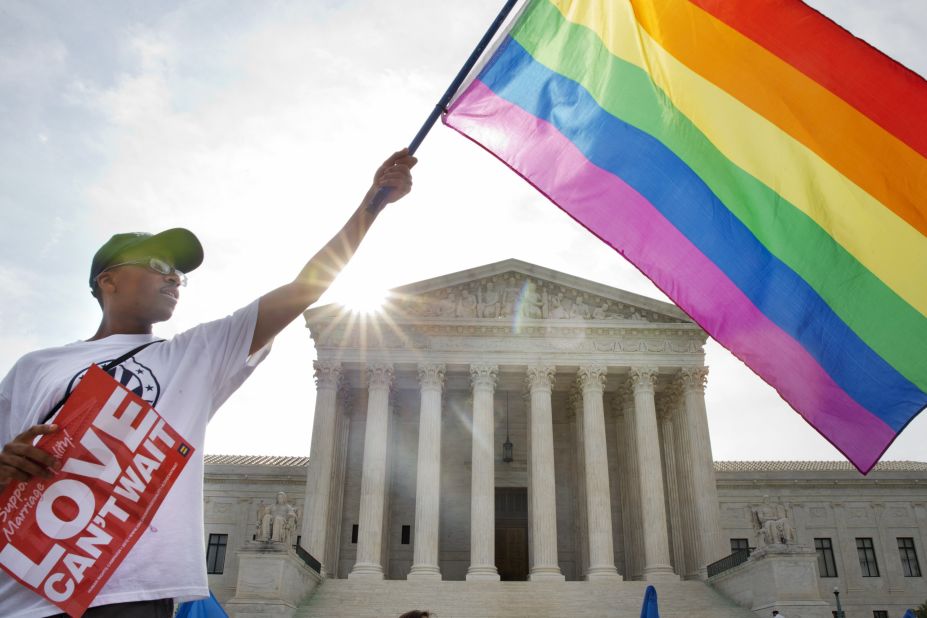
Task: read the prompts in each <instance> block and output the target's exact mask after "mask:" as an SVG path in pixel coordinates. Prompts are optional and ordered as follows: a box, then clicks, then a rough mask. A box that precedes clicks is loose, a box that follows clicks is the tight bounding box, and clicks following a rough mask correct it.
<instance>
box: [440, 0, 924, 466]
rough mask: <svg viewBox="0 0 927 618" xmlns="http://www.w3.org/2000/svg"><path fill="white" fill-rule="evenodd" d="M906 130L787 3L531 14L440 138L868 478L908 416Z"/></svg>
mask: <svg viewBox="0 0 927 618" xmlns="http://www.w3.org/2000/svg"><path fill="white" fill-rule="evenodd" d="M925 110H927V85H925V81H924V80H923V79H922V78H920V77H919V76H918V75H916V74H914V73H912V72H911V71H909V70H907V69H906V68H904V67H903V66H901V65H899V64H897V63H895V62H894V61H893V60H891V59H890V58H888V57H887V56H885V55H883V54H881V53H880V52H879V51H878V50H876V49H874V48H872V47H870V46H868V45H867V44H866V43H864V42H863V41H860V40H858V39H856V38H854V37H853V36H852V35H850V34H849V33H848V32H846V31H845V30H843V29H841V28H840V27H839V26H837V25H836V24H834V23H832V22H831V21H829V20H828V19H827V18H825V17H824V16H822V15H821V14H819V13H817V12H816V11H814V10H813V9H810V8H809V7H807V6H805V5H804V4H802V3H801V2H798V1H797V0H777V1H775V2H774V1H771V0H750V1H746V0H741V1H734V0H573V1H570V0H529V2H528V3H527V4H526V5H525V7H524V8H523V9H522V11H521V13H520V14H519V16H518V17H517V19H516V20H515V21H514V22H513V25H512V26H511V28H510V29H509V31H508V33H507V35H506V36H505V38H504V39H503V40H502V41H501V43H500V45H499V46H498V47H497V49H496V50H495V52H494V53H493V55H492V56H491V58H490V60H489V61H488V62H487V63H486V64H485V65H484V67H483V68H482V70H481V72H480V73H479V74H478V76H477V77H476V78H475V79H474V80H473V81H472V82H471V83H470V84H469V85H468V87H466V89H464V90H463V91H462V93H461V94H460V95H459V96H458V97H457V98H456V99H455V100H454V102H453V103H452V105H451V106H450V107H449V110H448V113H447V114H446V117H445V119H444V121H445V123H446V124H448V125H449V126H451V127H453V128H454V129H456V130H457V131H459V132H460V133H462V134H464V135H465V136H467V137H469V138H470V139H472V140H473V141H475V142H477V143H478V144H480V145H481V146H483V147H484V148H486V149H487V150H488V151H490V152H491V153H492V154H494V155H495V156H497V157H498V158H499V159H501V160H502V161H503V162H505V163H506V164H507V165H509V166H510V167H511V168H512V169H513V170H515V171H516V172H517V173H518V174H520V175H521V176H522V177H524V178H525V179H526V180H527V181H528V182H530V183H531V184H532V185H534V186H535V187H536V188H537V189H538V190H539V191H541V192H542V193H543V194H544V195H546V196H547V197H548V198H549V199H550V200H551V201H553V202H554V203H555V204H557V205H558V206H559V207H560V208H562V209H563V210H564V211H566V212H567V213H568V214H570V215H571V216H572V217H573V218H575V219H576V220H577V221H579V222H580V223H581V224H582V225H584V226H585V227H586V228H587V229H588V230H589V231H591V232H592V233H593V234H595V235H596V236H598V237H599V238H600V239H601V240H602V241H604V242H606V243H608V244H609V245H610V246H611V247H613V248H614V249H615V250H616V251H618V252H619V253H621V254H622V255H624V256H625V257H627V258H628V259H629V260H630V261H631V262H633V263H634V264H635V265H636V266H637V267H638V268H639V269H640V270H641V271H642V272H643V273H644V274H645V275H647V276H648V277H649V278H650V279H651V280H652V281H653V282H654V283H655V284H656V285H657V286H659V287H660V289H662V290H663V291H664V292H665V293H666V294H667V296H669V297H670V298H672V299H673V300H674V301H675V302H676V303H677V304H678V305H679V306H680V307H681V308H682V309H683V310H684V311H686V312H687V313H688V314H689V315H690V316H692V318H693V319H694V320H695V321H696V322H698V323H699V324H700V325H701V326H702V327H703V328H704V329H705V330H706V331H707V332H708V333H709V334H711V336H712V337H714V338H715V339H717V340H718V341H719V342H720V343H721V344H722V345H724V346H725V347H727V348H728V349H729V350H730V351H731V352H733V353H734V354H735V355H737V356H738V357H739V358H740V359H742V360H743V361H744V362H745V363H747V365H748V366H750V367H751V368H752V369H753V370H754V371H755V372H756V373H757V374H759V375H760V376H761V377H762V378H763V379H764V380H766V381H767V382H768V383H769V384H771V385H772V386H773V387H774V388H775V389H776V390H777V391H778V392H779V393H780V395H781V396H782V397H783V398H784V399H785V400H786V401H787V402H788V403H789V404H790V405H791V406H792V407H793V408H794V409H795V410H797V411H798V413H799V414H801V415H802V416H803V417H804V418H805V419H806V420H807V421H808V422H809V423H810V424H811V425H812V426H813V427H815V429H817V430H818V431H819V432H820V433H821V434H822V435H823V436H824V437H825V438H826V439H827V440H829V441H830V442H831V443H832V444H834V446H836V447H837V448H838V449H839V450H840V451H841V452H843V453H844V454H845V455H846V457H847V458H848V459H849V460H850V461H852V462H853V464H854V465H855V466H856V467H857V468H858V469H859V470H860V471H861V472H863V473H866V472H868V471H869V470H870V469H871V468H872V466H874V465H875V463H876V461H878V459H879V457H880V456H881V455H882V453H883V452H884V451H885V449H886V448H888V446H889V444H891V442H892V441H893V440H894V439H895V437H896V436H897V435H898V433H899V432H900V431H901V430H902V429H903V428H904V427H905V425H907V424H908V423H909V422H910V421H911V420H912V419H913V418H914V417H915V416H916V415H917V413H918V412H920V411H921V410H922V409H923V408H924V407H925V405H927V394H925V393H927V318H925V315H927V237H925V235H927V160H925V157H927V111H925Z"/></svg>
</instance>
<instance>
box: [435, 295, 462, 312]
mask: <svg viewBox="0 0 927 618" xmlns="http://www.w3.org/2000/svg"><path fill="white" fill-rule="evenodd" d="M434 313H435V315H437V316H438V317H440V318H452V317H454V316H455V315H456V314H457V295H456V294H455V293H454V292H448V293H447V296H445V297H444V298H441V299H439V300H438V302H437V303H435V306H434Z"/></svg>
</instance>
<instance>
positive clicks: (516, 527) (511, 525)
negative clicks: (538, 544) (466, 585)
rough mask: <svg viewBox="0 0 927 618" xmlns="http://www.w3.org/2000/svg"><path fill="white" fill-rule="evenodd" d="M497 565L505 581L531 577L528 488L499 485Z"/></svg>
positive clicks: (497, 500)
mask: <svg viewBox="0 0 927 618" xmlns="http://www.w3.org/2000/svg"><path fill="white" fill-rule="evenodd" d="M496 568H497V569H498V570H499V577H500V578H501V579H502V581H526V580H527V579H528V489H527V488H525V487H497V488H496Z"/></svg>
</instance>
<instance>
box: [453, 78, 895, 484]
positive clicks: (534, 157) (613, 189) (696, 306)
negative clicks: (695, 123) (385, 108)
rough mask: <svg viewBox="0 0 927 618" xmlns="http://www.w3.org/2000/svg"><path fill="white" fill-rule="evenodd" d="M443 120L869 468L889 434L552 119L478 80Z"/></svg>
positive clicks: (861, 466) (888, 440) (856, 461)
mask: <svg viewBox="0 0 927 618" xmlns="http://www.w3.org/2000/svg"><path fill="white" fill-rule="evenodd" d="M445 123H446V124H447V125H448V126H450V127H452V128H454V129H456V130H458V131H459V132H461V133H462V134H463V135H464V136H465V137H468V138H469V139H472V140H474V141H476V142H477V143H478V144H479V145H480V146H483V147H484V148H486V149H487V150H488V151H489V152H491V153H492V154H494V155H495V156H497V157H498V158H499V159H501V160H502V161H503V162H504V163H506V164H507V165H509V166H510V167H511V168H512V169H513V170H515V171H516V172H517V173H519V174H521V175H522V176H523V177H524V178H525V179H526V180H527V181H528V182H530V183H531V184H532V185H534V186H535V187H536V188H537V189H538V190H540V191H541V192H542V193H544V194H545V195H546V196H547V197H548V198H549V199H550V200H551V201H553V202H554V203H555V204H557V205H558V206H559V207H560V208H562V209H563V210H564V211H565V212H567V213H568V214H569V215H570V216H572V217H573V218H575V219H576V220H577V221H579V222H580V223H581V224H582V225H583V226H585V227H586V228H587V229H588V230H589V231H591V232H592V233H593V234H595V235H596V236H598V237H599V238H601V239H602V240H603V241H604V242H606V243H608V244H609V245H610V246H611V247H612V248H614V249H615V250H616V251H618V252H619V253H621V254H622V255H625V256H627V257H628V259H629V260H630V261H631V262H632V263H634V264H635V265H637V267H638V268H639V269H640V270H641V271H642V272H643V273H644V274H645V275H647V277H649V278H650V279H651V280H652V281H653V282H654V283H655V284H656V285H657V287H659V288H660V289H662V290H663V291H664V292H665V293H666V294H667V296H669V297H670V298H672V299H673V300H674V301H675V302H676V303H678V304H679V306H680V307H682V309H683V310H684V311H686V312H687V313H688V314H689V315H691V316H692V317H693V318H694V319H695V321H696V322H698V323H699V324H701V325H702V327H703V328H705V330H707V331H708V332H709V333H710V334H711V335H712V336H713V337H714V338H715V339H717V340H718V341H719V342H720V343H721V344H722V345H724V346H725V347H726V348H728V349H729V350H732V349H733V350H738V351H739V352H740V353H739V354H738V356H740V358H741V360H743V361H744V362H746V363H747V365H749V366H750V367H751V368H753V369H754V371H756V372H757V373H759V374H760V375H761V376H762V377H763V378H764V379H766V381H767V382H769V383H770V384H771V385H773V387H774V388H776V390H778V391H779V393H780V394H781V395H782V397H783V398H784V399H785V400H786V401H787V402H789V403H790V404H791V405H792V406H793V407H794V408H795V409H796V410H804V413H802V415H803V416H804V417H805V419H806V420H807V421H808V422H809V423H811V425H812V426H814V427H815V429H817V430H818V431H819V432H821V434H822V435H823V436H824V437H825V438H827V439H828V440H830V441H831V443H833V444H834V446H836V447H837V448H838V449H839V450H840V451H841V452H843V454H844V455H846V456H847V458H848V459H850V460H851V461H852V462H853V463H854V464H855V465H856V466H857V468H859V469H860V470H861V471H864V473H865V472H868V471H869V469H870V468H871V467H872V466H873V465H875V462H876V461H877V460H878V458H879V456H880V455H881V454H882V452H883V451H884V450H885V449H886V448H887V447H888V445H889V444H890V443H891V441H892V440H893V439H894V438H895V432H894V431H892V429H891V428H890V427H889V426H888V425H886V424H885V423H884V422H883V421H882V420H881V419H879V418H878V417H876V416H875V415H873V414H872V413H870V412H869V411H868V410H866V409H865V408H864V407H862V406H861V405H859V404H858V403H857V402H856V401H855V400H853V399H852V398H851V397H850V396H849V395H847V393H846V392H845V391H844V390H843V389H841V388H840V387H839V386H837V385H836V384H835V383H834V381H833V380H832V379H831V377H830V376H829V375H828V374H827V373H826V372H825V371H824V370H823V369H822V368H821V366H820V365H819V364H818V363H817V362H816V361H815V360H814V358H813V357H812V356H811V355H810V354H808V352H807V351H806V350H805V349H804V348H803V347H802V346H801V345H800V344H799V343H798V342H797V341H795V340H794V339H793V338H792V337H790V336H789V335H788V334H786V333H785V332H783V331H782V329H780V328H779V327H778V326H776V325H775V324H774V323H773V322H771V321H770V320H769V319H768V318H767V317H766V316H765V315H763V313H762V312H761V311H760V310H759V309H757V308H756V306H755V305H754V304H753V303H751V302H750V300H749V299H748V298H747V297H746V296H745V295H744V294H743V292H741V290H740V289H739V288H738V287H737V286H736V285H734V284H733V283H732V282H731V281H730V280H729V279H728V278H727V277H726V276H725V275H724V273H723V272H722V271H721V270H720V269H719V268H718V267H717V266H716V265H715V264H714V263H713V262H712V261H711V260H709V259H708V258H707V257H705V255H704V254H702V253H701V252H700V251H699V250H698V249H697V248H696V247H695V246H694V245H693V244H692V243H691V242H689V240H688V239H687V238H686V237H685V236H684V235H683V234H682V233H681V232H679V230H677V229H676V228H675V227H674V226H673V225H672V224H671V223H670V222H669V221H667V220H666V218H665V217H663V215H662V214H661V213H660V212H659V211H658V210H657V209H656V208H655V207H654V206H653V205H652V204H650V202H648V201H647V200H646V199H645V198H644V197H643V196H641V195H640V194H639V193H637V192H636V191H635V190H634V189H633V188H631V187H630V186H629V185H627V184H626V183H625V182H624V181H622V180H621V179H620V178H618V177H616V176H614V175H612V174H610V173H608V172H607V171H605V170H603V169H602V168H599V167H597V166H595V165H593V164H592V163H590V162H589V161H588V160H587V159H586V158H585V157H584V156H583V154H582V153H581V152H580V151H579V150H578V149H577V148H576V147H575V146H574V145H573V143H572V142H571V141H570V140H568V139H567V138H566V137H564V136H563V134H561V133H560V132H559V131H557V129H556V128H555V127H554V126H553V125H551V124H550V123H548V122H546V121H544V120H541V119H539V118H537V117H535V116H533V115H531V114H529V113H528V112H526V111H525V110H523V109H521V108H520V107H517V106H515V105H512V104H511V103H509V102H508V101H506V100H504V99H502V98H500V97H497V96H496V95H495V94H494V93H493V92H492V91H491V90H490V89H489V88H487V87H486V86H485V84H483V83H482V82H480V81H479V80H476V81H474V82H473V83H471V84H470V86H469V87H468V89H467V91H466V92H465V93H464V94H463V95H461V96H460V97H458V99H457V100H456V101H455V103H454V104H453V105H452V106H451V109H450V111H449V112H448V114H447V116H446V117H445ZM666 182H668V183H671V182H673V179H672V178H671V177H667V179H666ZM731 316H736V319H732V318H731Z"/></svg>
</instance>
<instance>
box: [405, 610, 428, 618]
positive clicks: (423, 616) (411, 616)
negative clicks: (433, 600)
mask: <svg viewBox="0 0 927 618" xmlns="http://www.w3.org/2000/svg"><path fill="white" fill-rule="evenodd" d="M399 618H434V617H433V616H432V614H431V612H429V611H428V610H422V609H413V610H412V611H410V612H406V613H404V614H403V615H402V616H400V617H399Z"/></svg>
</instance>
